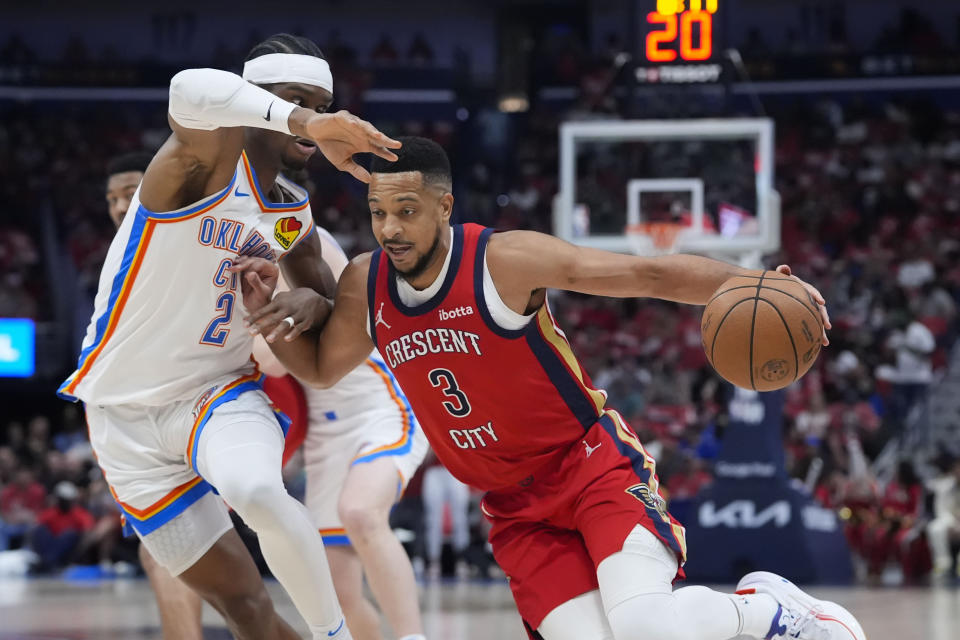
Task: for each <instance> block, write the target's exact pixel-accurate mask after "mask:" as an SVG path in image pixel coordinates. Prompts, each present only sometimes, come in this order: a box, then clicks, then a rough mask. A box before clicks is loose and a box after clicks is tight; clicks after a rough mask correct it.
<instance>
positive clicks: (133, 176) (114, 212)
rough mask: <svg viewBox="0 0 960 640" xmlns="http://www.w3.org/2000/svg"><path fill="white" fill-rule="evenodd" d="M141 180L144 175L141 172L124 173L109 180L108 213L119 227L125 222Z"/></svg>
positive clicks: (116, 174) (117, 174)
mask: <svg viewBox="0 0 960 640" xmlns="http://www.w3.org/2000/svg"><path fill="white" fill-rule="evenodd" d="M141 180H143V173H142V172H140V171H124V172H123V173H115V174H113V175H112V176H110V177H109V178H107V194H106V197H107V212H108V213H109V214H110V219H111V220H113V224H114V225H116V226H118V227H119V226H120V223H121V222H123V217H124V216H125V215H127V209H129V208H130V201H131V200H132V199H133V194H134V193H135V192H136V190H137V186H139V184H140V181H141Z"/></svg>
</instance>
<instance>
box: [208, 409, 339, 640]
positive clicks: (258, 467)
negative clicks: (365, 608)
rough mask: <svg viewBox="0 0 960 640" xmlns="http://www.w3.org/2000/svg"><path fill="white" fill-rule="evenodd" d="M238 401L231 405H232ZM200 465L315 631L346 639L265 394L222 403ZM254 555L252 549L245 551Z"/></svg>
mask: <svg viewBox="0 0 960 640" xmlns="http://www.w3.org/2000/svg"><path fill="white" fill-rule="evenodd" d="M231 405H233V406H231ZM198 438H199V439H198V442H197V445H196V446H197V458H196V459H197V468H198V470H199V472H200V474H201V475H202V476H203V477H204V478H205V479H206V480H207V481H208V482H210V483H211V484H212V485H213V486H214V487H216V488H217V490H218V491H219V492H220V494H221V495H222V496H223V498H224V500H226V502H227V503H228V504H229V505H230V506H232V507H233V508H234V509H235V510H236V511H237V513H239V514H240V517H242V518H243V520H244V522H246V523H247V524H248V525H249V526H250V528H251V529H253V530H254V531H256V532H257V536H258V537H259V539H260V547H261V549H262V550H263V556H264V558H265V559H266V561H267V564H268V565H269V567H270V570H271V571H272V572H273V574H274V575H275V576H276V577H277V579H278V580H279V581H280V583H281V584H282V585H283V587H284V589H286V591H287V593H288V594H290V597H291V599H292V600H293V602H294V604H295V605H296V607H297V610H298V611H299V612H300V615H302V616H303V617H304V619H305V620H306V621H307V624H308V626H309V627H310V630H311V633H313V635H314V636H315V637H322V638H326V637H327V636H328V633H329V632H336V631H337V630H340V631H339V633H341V634H342V635H334V636H329V637H331V638H338V639H339V638H341V637H348V635H349V632H347V630H346V627H345V625H344V624H343V615H342V613H341V611H340V605H339V604H338V603H337V599H336V593H335V592H334V589H333V581H332V579H331V577H330V569H329V566H328V565H327V559H326V554H325V553H324V550H323V541H322V540H321V538H320V534H319V533H318V532H317V530H316V529H314V527H313V523H312V522H311V521H310V516H309V514H308V513H307V511H306V509H305V508H304V506H303V505H302V504H300V503H299V502H297V501H296V500H295V499H294V498H292V497H291V496H290V495H289V494H288V493H287V491H286V489H285V488H284V486H283V478H282V477H281V474H280V463H281V458H282V454H283V435H282V434H281V432H280V428H279V426H278V425H277V423H276V420H275V419H274V417H273V415H272V413H270V412H269V409H268V408H267V406H266V400H265V397H264V396H263V395H262V394H260V393H246V394H244V395H243V396H241V397H240V398H238V399H237V400H234V401H232V402H228V403H225V404H224V405H222V406H221V407H220V408H218V410H217V413H216V414H214V417H213V418H212V419H210V420H209V421H208V422H207V423H206V426H205V428H204V430H203V431H202V432H201V433H200V434H199V436H198ZM247 555H248V556H249V554H247Z"/></svg>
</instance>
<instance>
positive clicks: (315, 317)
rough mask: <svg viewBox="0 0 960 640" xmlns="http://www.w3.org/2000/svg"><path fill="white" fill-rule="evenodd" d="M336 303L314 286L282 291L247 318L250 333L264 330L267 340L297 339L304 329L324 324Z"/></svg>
mask: <svg viewBox="0 0 960 640" xmlns="http://www.w3.org/2000/svg"><path fill="white" fill-rule="evenodd" d="M332 309H333V305H331V304H330V301H329V300H327V299H326V298H324V297H323V296H321V295H320V294H319V293H317V292H316V291H314V290H313V289H306V288H300V289H293V290H292V291H281V292H280V293H278V294H277V295H276V296H274V298H273V300H272V301H270V302H269V303H268V304H266V305H264V306H262V307H261V308H260V309H258V310H257V311H254V312H252V313H251V314H250V315H249V316H248V317H247V318H246V320H245V321H244V322H245V324H246V325H247V327H248V328H249V330H250V333H252V334H254V335H256V334H257V333H261V334H263V336H264V338H265V339H266V341H267V342H275V341H277V340H279V339H280V338H283V339H284V340H286V341H287V342H290V341H292V340H296V338H297V337H298V336H299V335H300V334H301V333H303V332H304V331H306V330H308V329H311V328H319V327H322V326H323V325H324V324H325V323H326V321H327V318H328V317H329V316H330V311H331V310H332Z"/></svg>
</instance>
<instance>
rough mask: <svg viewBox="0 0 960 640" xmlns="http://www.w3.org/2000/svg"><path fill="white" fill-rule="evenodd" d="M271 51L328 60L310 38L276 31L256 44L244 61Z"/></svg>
mask: <svg viewBox="0 0 960 640" xmlns="http://www.w3.org/2000/svg"><path fill="white" fill-rule="evenodd" d="M271 53H296V54H299V55H302V56H313V57H314V58H320V59H321V60H326V58H324V56H323V51H320V47H318V46H317V45H316V43H315V42H314V41H313V40H311V39H310V38H304V37H303V36H294V35H290V34H289V33H275V34H273V35H272V36H270V37H269V38H267V39H266V40H264V41H263V42H261V43H260V44H257V45H254V47H253V49H250V53H248V54H247V57H246V58H244V59H243V61H244V62H247V61H248V60H253V59H254V58H259V57H260V56H266V55H269V54H271Z"/></svg>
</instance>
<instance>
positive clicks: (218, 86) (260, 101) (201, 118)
mask: <svg viewBox="0 0 960 640" xmlns="http://www.w3.org/2000/svg"><path fill="white" fill-rule="evenodd" d="M296 107H297V105H295V104H293V103H292V102H287V101H286V100H283V99H281V98H278V97H277V96H276V95H274V94H272V93H270V92H269V91H267V90H266V89H263V88H261V87H258V86H256V85H253V84H250V83H249V82H247V81H246V80H244V79H243V78H241V77H240V76H238V75H236V74H233V73H230V72H228V71H220V70H219V69H186V70H185V71H181V72H180V73H178V74H177V75H175V76H173V79H172V80H170V106H169V110H170V117H172V118H173V119H174V121H175V122H176V123H177V124H179V125H180V126H181V127H186V128H187V129H203V130H206V131H211V130H213V129H219V128H220V127H257V128H260V129H270V130H272V131H280V132H282V133H286V134H290V133H291V132H290V125H289V123H288V120H289V118H290V114H291V113H292V112H293V110H294V109H295V108H296Z"/></svg>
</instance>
